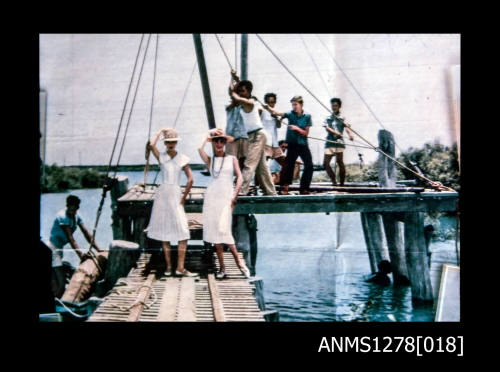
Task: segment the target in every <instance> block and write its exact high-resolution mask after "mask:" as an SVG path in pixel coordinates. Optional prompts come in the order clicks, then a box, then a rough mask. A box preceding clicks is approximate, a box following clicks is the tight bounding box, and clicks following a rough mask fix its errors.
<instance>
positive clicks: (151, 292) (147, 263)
mask: <svg viewBox="0 0 500 372" xmlns="http://www.w3.org/2000/svg"><path fill="white" fill-rule="evenodd" d="M188 252H189V250H188ZM240 255H241V254H240ZM224 259H225V262H226V271H227V277H226V278H225V279H224V280H216V279H215V277H214V274H213V273H210V272H208V273H203V272H202V273H201V275H200V277H199V278H192V277H191V278H188V277H166V276H165V275H164V267H162V266H161V265H160V266H158V265H155V264H154V263H153V262H152V261H153V254H151V253H146V252H143V253H141V255H140V257H139V259H138V261H137V267H136V268H133V269H132V270H131V271H130V273H129V275H127V277H125V278H121V279H119V280H118V281H117V283H116V284H115V285H114V287H113V288H112V290H111V291H110V293H109V294H108V295H107V296H105V297H104V299H103V301H102V302H101V303H100V304H99V305H98V307H97V308H96V310H95V311H94V313H93V314H92V315H91V316H90V317H89V318H88V320H87V321H89V322H214V321H226V322H234V321H236V322H237V321H240V322H242V321H244V322H247V321H255V322H263V321H265V316H264V312H262V311H261V309H260V307H259V304H258V302H257V299H256V296H255V292H256V286H255V285H254V284H253V283H251V281H250V280H248V279H246V278H245V277H244V276H243V274H241V272H240V271H239V269H238V268H237V267H236V263H235V262H234V260H233V257H232V255H231V254H230V253H228V252H224ZM186 267H188V264H187V263H186ZM216 268H218V264H217V267H213V268H212V271H213V270H215V269H216Z"/></svg>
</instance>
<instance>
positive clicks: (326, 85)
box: [299, 34, 363, 169]
mask: <svg viewBox="0 0 500 372" xmlns="http://www.w3.org/2000/svg"><path fill="white" fill-rule="evenodd" d="M299 36H300V39H301V40H302V44H304V48H305V50H306V52H307V54H308V55H309V58H310V59H311V61H312V63H313V65H314V68H315V69H316V72H317V73H318V75H319V77H320V78H321V81H322V82H323V86H324V87H325V90H326V92H327V94H328V96H329V94H330V92H329V91H328V84H327V83H326V80H325V79H324V78H323V75H322V74H321V71H320V70H319V67H318V65H317V64H316V61H315V60H314V57H313V56H312V54H311V52H310V51H309V47H308V46H307V44H306V42H305V40H304V37H303V36H302V34H299ZM353 143H354V141H353ZM354 148H355V149H356V152H357V154H358V158H359V166H360V168H361V169H363V154H361V153H360V152H359V149H358V147H357V146H356V145H354Z"/></svg>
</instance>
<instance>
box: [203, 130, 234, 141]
mask: <svg viewBox="0 0 500 372" xmlns="http://www.w3.org/2000/svg"><path fill="white" fill-rule="evenodd" d="M216 138H225V139H226V140H227V142H228V143H229V142H233V141H234V137H231V136H228V135H227V134H226V132H225V131H224V129H221V128H216V129H213V130H211V131H210V137H208V142H212V140H214V139H216Z"/></svg>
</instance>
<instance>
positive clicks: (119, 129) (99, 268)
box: [87, 34, 144, 273]
mask: <svg viewBox="0 0 500 372" xmlns="http://www.w3.org/2000/svg"><path fill="white" fill-rule="evenodd" d="M143 39H144V34H142V36H141V41H140V43H139V48H138V49H137V55H136V57H135V62H134V68H133V70H132V76H131V78H130V82H129V85H128V89H127V94H126V96H125V103H124V104H123V109H122V113H121V116H120V123H119V125H118V131H117V133H116V137H115V143H114V144H113V150H112V151H111V156H110V158H109V164H108V168H107V170H106V175H105V180H107V179H108V175H109V171H110V169H111V162H112V161H113V156H114V153H115V149H116V144H117V143H118V138H119V136H120V131H121V127H122V124H123V117H124V115H125V108H126V107H127V103H128V98H129V96H130V89H131V87H132V81H133V80H134V76H135V70H136V67H137V62H138V61H139V54H140V51H141V47H142V42H143ZM105 182H106V181H105ZM106 188H107V184H106V183H105V184H104V186H103V195H102V197H101V202H100V204H99V208H98V210H97V216H96V221H95V224H94V229H93V231H92V239H91V243H90V247H89V250H88V252H87V253H89V256H90V258H91V259H92V260H93V261H94V263H95V264H96V266H97V269H98V270H99V273H101V272H102V270H101V267H100V266H99V263H98V262H97V260H96V258H95V256H94V255H93V253H92V251H91V249H92V244H94V242H95V234H96V230H97V224H98V222H99V216H100V214H101V211H102V206H103V204H104V199H105V198H106Z"/></svg>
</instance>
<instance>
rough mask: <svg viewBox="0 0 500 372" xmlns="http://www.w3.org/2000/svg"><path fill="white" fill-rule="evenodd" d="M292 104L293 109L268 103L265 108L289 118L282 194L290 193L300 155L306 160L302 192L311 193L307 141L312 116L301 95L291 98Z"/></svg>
mask: <svg viewBox="0 0 500 372" xmlns="http://www.w3.org/2000/svg"><path fill="white" fill-rule="evenodd" d="M290 102H291V104H292V111H289V112H286V113H284V112H279V111H276V110H275V109H274V108H272V107H270V106H269V105H267V104H264V108H265V109H266V110H269V111H270V112H271V114H273V115H277V116H280V117H282V118H286V119H288V123H289V124H288V127H287V131H286V139H285V141H286V143H287V144H288V152H287V156H286V170H285V175H284V180H283V188H282V191H281V193H282V195H287V194H288V185H290V184H291V183H292V180H293V170H294V166H295V161H296V160H297V158H298V157H299V156H300V158H301V159H302V161H303V162H304V172H303V173H302V177H301V178H300V194H302V195H304V194H309V193H310V192H309V187H310V185H311V180H312V175H313V170H314V169H313V162H312V155H311V150H310V149H309V144H308V142H307V136H308V135H309V128H310V127H311V126H312V117H311V115H310V114H308V113H306V112H304V100H303V98H302V97H301V96H295V97H293V98H292V99H291V100H290Z"/></svg>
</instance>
